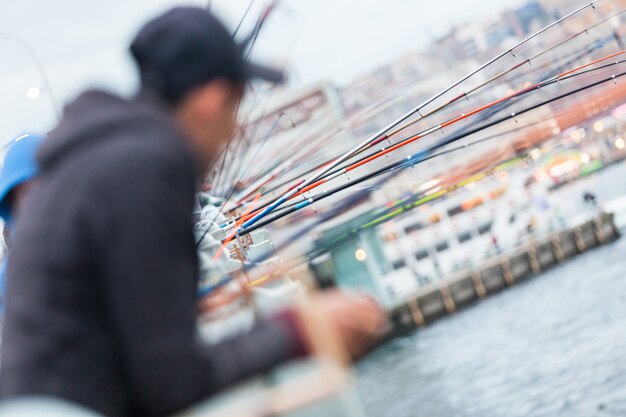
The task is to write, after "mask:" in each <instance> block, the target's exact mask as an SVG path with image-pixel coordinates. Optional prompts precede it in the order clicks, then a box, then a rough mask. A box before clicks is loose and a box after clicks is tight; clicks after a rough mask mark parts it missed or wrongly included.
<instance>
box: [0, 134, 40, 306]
mask: <svg viewBox="0 0 626 417" xmlns="http://www.w3.org/2000/svg"><path fill="white" fill-rule="evenodd" d="M43 139H44V137H43V136H40V135H35V134H32V133H25V134H23V135H20V136H18V137H17V138H15V139H14V140H12V141H11V142H10V144H9V148H8V151H7V153H6V156H5V158H4V163H3V165H2V170H1V171H0V218H2V220H3V221H4V233H3V235H4V242H5V245H6V247H7V249H8V248H9V245H10V243H9V242H10V238H11V229H12V226H13V220H14V218H16V217H17V216H18V215H19V214H18V213H19V212H20V208H21V207H22V206H23V204H24V200H25V198H26V195H27V194H28V192H29V190H30V188H31V186H32V184H33V179H34V178H35V176H36V175H37V171H38V168H37V161H36V158H35V157H36V155H37V150H38V149H39V145H40V144H41V142H42V141H43ZM5 267H6V256H5V259H4V260H3V261H2V264H1V265H0V311H2V308H3V306H4V295H5V288H4V286H5Z"/></svg>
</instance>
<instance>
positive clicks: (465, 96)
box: [389, 9, 626, 136]
mask: <svg viewBox="0 0 626 417" xmlns="http://www.w3.org/2000/svg"><path fill="white" fill-rule="evenodd" d="M624 12H626V9H624V10H621V11H619V12H617V13H615V14H613V15H611V16H609V17H606V18H604V19H602V20H601V21H599V22H597V23H595V24H593V25H591V26H589V27H586V28H585V29H583V30H580V31H578V32H576V33H574V34H572V35H571V36H570V37H569V38H566V39H564V40H562V41H561V42H558V43H557V44H555V45H553V46H551V47H549V48H547V49H544V50H543V51H541V52H539V53H537V54H536V55H534V56H532V57H530V58H527V59H525V60H523V61H521V62H519V63H517V64H515V65H513V66H512V67H510V68H509V69H507V70H505V71H502V72H500V73H498V74H496V75H494V76H493V77H491V78H490V79H488V80H487V81H484V82H483V83H481V84H479V85H477V86H476V87H474V88H472V89H470V90H468V91H466V92H463V93H461V94H459V95H458V96H456V97H454V98H452V99H451V100H450V101H448V102H447V103H445V104H443V105H441V106H439V107H438V108H436V109H434V110H432V111H431V112H429V114H428V115H431V114H434V113H437V112H439V111H441V110H443V109H444V108H446V107H448V106H450V105H451V104H453V103H455V102H457V101H459V100H461V99H469V97H470V96H471V95H473V94H474V93H476V92H477V91H478V90H481V89H482V88H484V87H485V86H487V85H489V84H491V83H493V82H495V81H496V80H498V79H500V78H502V77H504V76H506V75H508V74H510V73H511V72H513V71H515V70H517V69H518V68H520V67H522V66H524V65H531V64H532V62H533V61H535V60H537V59H538V58H540V57H542V56H543V55H545V54H547V53H549V52H552V51H554V50H556V49H557V48H560V47H561V46H563V45H565V44H566V43H569V42H571V41H573V40H574V39H576V38H578V37H579V36H581V35H583V34H588V33H589V31H590V30H593V29H595V28H596V27H599V26H600V25H602V24H604V23H606V22H607V21H609V20H610V19H612V18H614V17H617V16H619V15H621V14H623V13H624ZM425 117H426V116H424V117H422V118H420V119H418V120H415V121H412V122H409V123H408V124H406V125H404V126H401V127H399V128H398V129H396V130H395V131H393V132H392V133H390V135H389V136H393V135H394V134H397V133H399V132H400V131H402V130H404V129H406V128H407V127H409V126H411V125H413V124H415V123H417V122H418V121H420V120H422V119H423V118H425Z"/></svg>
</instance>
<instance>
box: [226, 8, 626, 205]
mask: <svg viewBox="0 0 626 417" xmlns="http://www.w3.org/2000/svg"><path fill="white" fill-rule="evenodd" d="M623 12H624V11H622V12H619V13H616V14H614V15H612V16H611V17H610V18H612V17H615V16H617V15H619V14H621V13H623ZM606 20H607V19H605V20H603V22H604V21H606ZM601 23H602V22H600V23H597V24H595V25H593V26H590V27H588V28H587V29H586V30H591V29H592V28H594V27H597V26H599V25H600V24H601ZM581 33H585V30H583V31H580V32H578V33H577V34H574V35H572V36H571V37H570V38H569V39H568V40H566V41H569V40H571V39H574V38H575V37H576V36H578V35H579V34H581ZM613 40H614V39H613V36H609V37H607V38H603V39H599V40H597V41H595V42H594V43H592V44H591V45H590V46H589V47H587V48H586V50H585V52H583V53H578V52H574V53H575V54H577V55H576V57H575V58H574V59H572V60H570V61H568V63H565V64H562V65H561V68H564V67H566V66H568V65H570V64H571V63H573V62H576V61H577V60H579V59H581V58H582V57H583V56H585V55H587V54H590V53H592V52H593V51H594V50H596V49H599V48H601V47H602V46H604V45H606V44H607V43H608V42H612V41H613ZM566 41H563V42H560V43H559V44H558V45H554V46H552V47H551V48H548V49H546V50H544V51H542V52H540V53H539V54H537V55H535V56H534V57H532V58H529V59H528V60H526V61H525V62H530V61H531V60H534V59H536V58H537V57H539V56H541V55H543V54H545V53H547V52H548V51H550V50H553V49H555V48H556V47H557V46H561V45H563V44H564V43H565V42H566ZM574 53H572V54H569V55H566V56H564V57H561V58H560V59H564V58H568V57H569V56H570V55H573V54H574ZM551 63H552V62H548V63H547V64H551ZM544 65H545V64H544ZM542 67H543V66H540V67H537V66H535V67H534V71H536V70H539V69H542ZM515 68H517V66H516V67H513V68H512V69H511V70H508V71H507V72H511V71H512V70H513V69H515ZM501 75H504V73H502V74H501ZM520 76H526V74H519V75H517V76H515V77H514V78H513V79H515V78H518V77H520ZM495 78H497V77H494V78H492V80H491V81H490V82H493V81H494V80H495ZM513 79H509V80H507V81H506V82H507V83H510V82H512V80H513ZM486 84H487V83H483V84H482V85H481V86H478V87H475V88H474V89H472V90H471V92H467V93H466V95H469V94H472V95H473V94H474V92H475V91H476V90H478V89H479V88H481V87H483V86H485V85H486ZM387 100H389V99H387ZM387 100H386V101H387ZM368 111H371V109H370V110H368ZM498 111H500V110H498ZM431 113H433V112H431ZM358 117H361V116H360V115H359V116H356V117H355V118H358ZM424 117H426V116H424ZM419 120H422V119H419ZM419 120H418V121H419ZM411 123H414V122H411ZM406 127H409V125H405V128H406ZM394 134H395V132H394ZM372 146H373V144H372ZM362 159H363V158H362ZM330 162H332V161H324V162H322V163H320V164H318V165H316V166H314V167H312V168H310V169H308V170H307V171H305V172H303V173H300V174H298V175H296V176H294V177H292V178H290V179H288V180H284V181H282V182H281V183H279V184H278V185H275V186H273V187H271V188H270V189H268V190H265V191H264V193H265V194H267V193H270V192H272V191H275V190H276V189H278V188H283V187H284V186H285V185H286V184H289V183H292V182H293V181H295V180H296V178H298V177H301V176H304V175H308V174H310V173H311V172H313V171H315V170H317V169H320V168H322V167H323V166H325V165H327V164H329V163H330ZM335 171H337V170H335ZM335 171H331V172H330V173H329V174H333V173H334V172H335ZM329 174H327V175H329ZM273 178H275V176H273V177H269V178H268V177H266V178H265V179H264V181H263V182H261V184H258V183H257V184H256V185H255V187H251V189H250V190H249V191H248V193H247V194H246V195H244V196H243V197H240V198H239V201H238V202H237V207H238V206H240V205H241V204H242V203H243V202H244V201H245V199H246V198H247V197H249V196H250V195H252V194H253V193H255V192H257V191H258V190H259V189H260V188H261V187H262V186H264V185H265V184H267V183H268V182H270V181H271V180H272V179H273ZM268 204H269V202H268V203H265V204H264V205H262V206H261V207H260V208H263V207H266V206H267V205H268Z"/></svg>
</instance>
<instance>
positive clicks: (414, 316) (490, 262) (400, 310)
mask: <svg viewBox="0 0 626 417" xmlns="http://www.w3.org/2000/svg"><path fill="white" fill-rule="evenodd" d="M619 237H620V231H619V229H618V228H617V227H616V225H615V223H614V215H613V214H610V213H601V214H600V215H598V216H597V217H595V218H593V219H591V220H589V221H587V222H585V223H583V224H581V225H578V226H576V227H573V228H571V229H568V230H565V231H560V232H555V233H553V234H551V235H548V236H547V237H545V238H543V239H532V240H530V241H529V242H528V243H525V244H523V245H521V246H519V247H518V248H516V249H515V250H513V251H511V252H510V253H502V254H500V255H497V256H494V257H492V258H489V259H487V260H486V261H485V262H484V263H483V264H481V265H480V266H479V267H478V268H475V269H468V270H463V271H459V272H457V273H455V274H454V275H452V276H449V277H446V278H444V279H443V280H441V281H439V282H436V283H433V284H431V285H428V286H427V287H424V288H423V289H421V290H420V291H418V292H417V293H416V294H415V295H414V296H411V297H408V298H407V299H406V300H405V301H404V302H403V303H401V304H400V305H398V306H396V307H395V308H393V310H392V311H391V312H390V317H391V320H392V322H393V324H394V329H395V331H396V332H397V333H405V332H408V331H411V330H413V329H415V328H418V327H423V326H426V325H428V324H431V323H432V322H434V321H436V320H437V319H439V318H441V317H444V316H448V315H450V314H454V313H455V312H457V311H458V310H460V309H462V308H464V307H467V306H468V305H470V304H472V303H474V302H477V301H479V300H481V299H483V298H485V297H488V296H490V295H492V294H495V293H497V292H499V291H501V290H504V289H506V288H508V287H510V286H512V285H515V284H517V283H519V282H523V281H525V280H527V279H530V278H532V277H534V276H537V275H538V274H539V273H541V272H542V271H545V270H546V269H548V268H551V267H553V266H556V265H558V264H559V263H561V262H566V261H567V259H569V258H572V257H574V256H576V255H579V254H582V253H585V252H587V251H589V250H591V249H593V248H595V247H598V246H600V245H604V244H607V243H610V242H613V241H615V240H616V239H618V238H619Z"/></svg>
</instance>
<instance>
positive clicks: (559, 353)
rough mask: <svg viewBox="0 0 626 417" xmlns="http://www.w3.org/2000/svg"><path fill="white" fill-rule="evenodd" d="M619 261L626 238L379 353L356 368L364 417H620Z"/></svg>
mask: <svg viewBox="0 0 626 417" xmlns="http://www.w3.org/2000/svg"><path fill="white" fill-rule="evenodd" d="M623 171H624V167H623V166H621V167H619V168H617V169H612V170H607V173H606V174H603V176H601V177H595V178H591V179H589V182H592V183H595V182H596V181H600V180H602V177H604V176H605V175H609V176H618V177H621V178H620V180H619V181H618V182H617V183H616V182H613V183H612V186H611V185H609V186H608V187H600V188H605V189H606V190H609V189H613V190H611V191H614V188H615V185H616V184H624V180H623V178H624V177H623V176H622V175H623V173H624V172H623ZM605 179H608V178H605ZM585 185H590V184H585ZM581 186H582V185H581ZM577 188H578V187H577ZM600 193H601V194H603V193H602V191H601V192H600ZM609 194H612V193H610V192H609ZM607 197H608V196H607ZM625 254H626V237H624V238H622V239H620V240H618V241H617V242H615V243H612V244H610V245H607V246H604V247H601V248H599V249H596V250H592V251H590V252H588V253H586V254H583V255H581V256H579V257H577V258H574V259H572V260H569V261H567V262H566V263H565V264H564V265H562V266H559V267H556V268H554V269H552V270H550V271H548V272H546V273H544V274H542V275H540V276H538V277H535V278H533V279H532V280H530V281H527V282H525V283H522V284H519V285H517V286H514V287H512V288H510V289H507V290H506V291H504V292H502V293H500V294H497V295H495V296H492V297H490V298H488V299H486V300H484V301H482V302H480V303H478V304H476V305H474V306H472V307H470V308H468V309H466V310H464V311H462V312H460V313H459V314H456V315H454V316H451V317H449V318H446V319H443V320H441V321H439V322H437V323H435V324H433V325H432V326H430V327H428V328H426V329H423V330H420V331H418V332H416V333H414V334H413V335H412V336H409V337H405V338H401V339H397V340H394V341H392V342H390V343H389V344H387V345H385V346H383V347H381V348H380V349H378V350H377V351H376V352H374V353H373V355H372V356H371V357H369V358H368V359H367V360H366V361H365V362H363V363H362V364H360V365H359V367H358V369H357V372H358V384H359V392H360V394H361V397H362V400H363V402H364V404H365V409H366V410H367V413H368V415H369V416H370V417H386V416H389V417H403V416H411V417H413V416H415V417H421V416H424V417H474V416H478V417H500V416H501V417H515V416H520V417H521V416H524V417H528V416H533V417H535V416H536V417H540V416H567V417H578V416H580V417H594V416H598V417H605V416H626V256H625Z"/></svg>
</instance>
